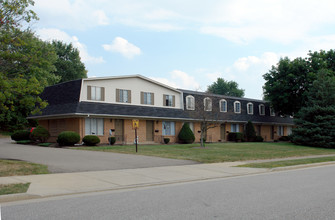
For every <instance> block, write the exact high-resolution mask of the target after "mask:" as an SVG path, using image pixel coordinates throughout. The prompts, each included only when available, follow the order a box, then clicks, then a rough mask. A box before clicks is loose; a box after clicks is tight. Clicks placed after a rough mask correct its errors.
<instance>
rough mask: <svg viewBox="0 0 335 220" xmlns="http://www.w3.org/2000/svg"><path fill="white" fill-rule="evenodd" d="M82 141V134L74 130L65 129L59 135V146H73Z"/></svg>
mask: <svg viewBox="0 0 335 220" xmlns="http://www.w3.org/2000/svg"><path fill="white" fill-rule="evenodd" d="M79 141H80V136H79V134H78V133H76V132H74V131H63V132H61V133H60V134H59V135H58V138H57V143H58V144H59V146H73V145H74V144H75V143H78V142H79Z"/></svg>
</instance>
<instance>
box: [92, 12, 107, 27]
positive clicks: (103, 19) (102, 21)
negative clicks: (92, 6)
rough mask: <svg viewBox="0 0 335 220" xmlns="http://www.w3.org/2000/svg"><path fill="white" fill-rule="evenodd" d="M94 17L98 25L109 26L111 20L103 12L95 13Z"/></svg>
mask: <svg viewBox="0 0 335 220" xmlns="http://www.w3.org/2000/svg"><path fill="white" fill-rule="evenodd" d="M92 15H93V16H94V17H95V18H96V20H97V22H98V25H108V24H109V19H108V17H107V16H106V14H105V12H104V11H103V10H96V11H94V12H93V14H92Z"/></svg>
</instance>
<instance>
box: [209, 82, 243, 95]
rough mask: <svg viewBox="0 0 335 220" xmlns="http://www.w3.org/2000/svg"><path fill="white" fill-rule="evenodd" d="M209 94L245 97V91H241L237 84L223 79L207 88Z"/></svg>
mask: <svg viewBox="0 0 335 220" xmlns="http://www.w3.org/2000/svg"><path fill="white" fill-rule="evenodd" d="M207 92H209V93H214V94H219V95H227V96H234V97H244V89H239V88H238V84H237V82H234V81H226V80H224V79H223V78H218V79H217V81H216V82H214V83H213V84H211V85H209V86H208V87H207Z"/></svg>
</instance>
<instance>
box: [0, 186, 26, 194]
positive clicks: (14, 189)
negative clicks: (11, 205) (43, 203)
mask: <svg viewBox="0 0 335 220" xmlns="http://www.w3.org/2000/svg"><path fill="white" fill-rule="evenodd" d="M29 185H30V183H17V184H8V185H0V195H7V194H14V193H25V192H27V190H28V188H29Z"/></svg>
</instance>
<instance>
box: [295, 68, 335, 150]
mask: <svg viewBox="0 0 335 220" xmlns="http://www.w3.org/2000/svg"><path fill="white" fill-rule="evenodd" d="M307 97H308V99H307V101H306V106H305V107H302V108H301V109H300V111H299V112H298V114H297V115H296V119H295V123H296V126H297V127H296V128H294V129H293V135H292V141H293V142H294V143H296V144H302V145H309V146H314V147H335V77H334V73H333V72H332V71H329V70H320V71H319V72H318V78H317V79H316V80H315V81H314V82H313V85H312V87H311V88H310V90H309V92H308V93H307Z"/></svg>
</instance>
